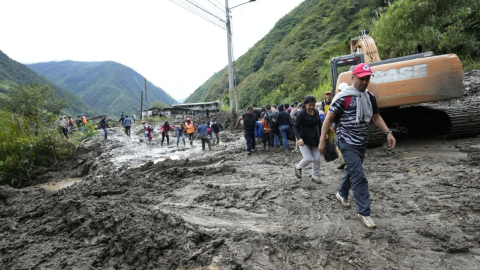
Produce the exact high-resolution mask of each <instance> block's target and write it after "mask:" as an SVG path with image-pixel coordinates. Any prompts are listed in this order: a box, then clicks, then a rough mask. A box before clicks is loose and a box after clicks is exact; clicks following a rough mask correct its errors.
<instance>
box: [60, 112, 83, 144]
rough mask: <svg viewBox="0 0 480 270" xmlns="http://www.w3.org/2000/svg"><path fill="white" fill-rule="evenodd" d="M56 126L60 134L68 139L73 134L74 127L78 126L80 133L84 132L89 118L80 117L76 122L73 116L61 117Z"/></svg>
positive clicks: (81, 115)
mask: <svg viewBox="0 0 480 270" xmlns="http://www.w3.org/2000/svg"><path fill="white" fill-rule="evenodd" d="M55 124H56V126H57V128H58V130H59V132H60V134H62V135H64V136H65V138H67V139H68V136H71V135H72V133H73V127H74V125H76V126H77V130H78V131H83V127H84V126H85V125H86V124H87V118H86V117H85V116H84V115H83V114H80V115H78V116H77V118H76V119H75V120H73V119H72V117H71V116H68V117H67V116H59V117H58V119H57V120H56V121H55Z"/></svg>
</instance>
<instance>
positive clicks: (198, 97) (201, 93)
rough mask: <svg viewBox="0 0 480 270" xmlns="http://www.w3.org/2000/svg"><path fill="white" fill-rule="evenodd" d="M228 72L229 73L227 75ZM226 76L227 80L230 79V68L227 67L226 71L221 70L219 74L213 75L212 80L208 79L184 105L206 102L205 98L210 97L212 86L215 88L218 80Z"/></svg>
mask: <svg viewBox="0 0 480 270" xmlns="http://www.w3.org/2000/svg"><path fill="white" fill-rule="evenodd" d="M225 72H227V73H225ZM225 74H227V77H226V78H227V79H228V68H227V67H225V68H224V69H222V70H220V71H219V72H217V73H215V74H213V76H212V77H210V79H208V80H207V81H206V82H204V83H203V84H202V85H200V87H199V88H197V89H196V90H195V92H193V93H192V94H191V95H190V96H189V97H188V98H187V99H185V101H184V102H183V103H195V102H203V101H205V98H206V97H207V96H208V92H209V91H210V89H212V86H214V85H215V84H216V83H217V82H218V80H219V79H220V78H222V77H224V78H225V76H224V75H225Z"/></svg>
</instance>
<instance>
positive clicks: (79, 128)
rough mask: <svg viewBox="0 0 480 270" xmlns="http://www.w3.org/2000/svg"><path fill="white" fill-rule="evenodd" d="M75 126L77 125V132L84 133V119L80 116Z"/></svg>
mask: <svg viewBox="0 0 480 270" xmlns="http://www.w3.org/2000/svg"><path fill="white" fill-rule="evenodd" d="M75 124H76V125H77V130H78V131H82V118H81V117H80V115H78V116H77V119H75Z"/></svg>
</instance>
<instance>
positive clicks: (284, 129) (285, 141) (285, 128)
mask: <svg viewBox="0 0 480 270" xmlns="http://www.w3.org/2000/svg"><path fill="white" fill-rule="evenodd" d="M278 129H279V130H280V133H281V134H282V138H283V147H284V148H285V149H288V137H287V132H288V131H289V130H290V126H289V125H282V126H280V127H279V128H278Z"/></svg>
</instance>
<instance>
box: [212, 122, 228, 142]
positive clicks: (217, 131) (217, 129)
mask: <svg viewBox="0 0 480 270" xmlns="http://www.w3.org/2000/svg"><path fill="white" fill-rule="evenodd" d="M211 127H212V132H213V135H214V138H213V143H212V145H215V144H220V129H222V130H223V131H225V128H223V126H222V124H220V121H218V119H215V122H213V124H212V125H211Z"/></svg>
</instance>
